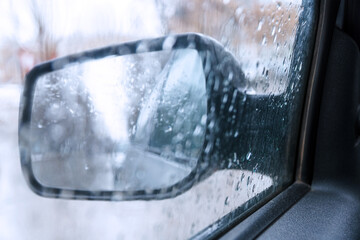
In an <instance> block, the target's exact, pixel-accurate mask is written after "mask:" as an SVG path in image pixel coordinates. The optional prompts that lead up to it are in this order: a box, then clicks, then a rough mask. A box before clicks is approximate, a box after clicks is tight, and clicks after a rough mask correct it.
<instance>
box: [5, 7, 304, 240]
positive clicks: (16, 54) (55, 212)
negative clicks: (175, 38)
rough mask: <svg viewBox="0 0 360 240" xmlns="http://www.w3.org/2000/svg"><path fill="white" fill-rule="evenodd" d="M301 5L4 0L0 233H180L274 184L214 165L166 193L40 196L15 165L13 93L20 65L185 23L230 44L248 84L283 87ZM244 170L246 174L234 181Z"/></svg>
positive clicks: (179, 28)
mask: <svg viewBox="0 0 360 240" xmlns="http://www.w3.org/2000/svg"><path fill="white" fill-rule="evenodd" d="M301 11H302V7H301V2H300V1H287V0H282V1H271V0H269V1H266V0H257V1H246V0H192V1H181V0H141V1H140V0H136V1H133V0H122V1H116V0H102V1H100V0H88V1H81V0H62V1H60V0H59V1H56V0H52V1H46V0H1V1H0V111H1V113H0V156H1V158H0V225H1V226H2V227H1V228H0V239H169V238H170V239H184V238H188V237H190V236H192V235H194V234H195V233H197V232H199V231H200V230H202V229H204V228H205V227H206V226H209V225H210V224H211V223H213V222H215V221H216V220H218V219H220V218H221V217H222V216H224V215H226V214H227V213H229V212H231V211H232V210H234V209H236V208H237V207H238V206H240V205H241V204H244V203H245V202H247V201H248V200H249V199H251V198H252V197H254V196H255V195H256V194H258V193H260V192H261V191H263V190H265V189H266V188H268V187H270V185H271V184H272V181H270V180H263V181H262V182H261V184H257V185H256V190H254V189H255V183H254V184H253V185H252V184H251V181H252V179H255V178H259V179H260V177H261V176H258V175H254V174H253V175H249V176H246V177H244V176H243V177H241V176H239V175H238V174H237V173H234V172H232V171H220V172H217V173H216V174H214V175H213V176H212V177H211V178H209V179H207V180H206V181H205V182H203V183H201V184H199V185H198V186H196V187H195V188H193V189H191V190H190V191H188V192H187V193H185V194H183V195H181V196H179V197H177V198H175V199H168V200H162V201H150V202H145V201H135V202H118V203H111V202H86V201H63V200H54V199H44V198H40V197H38V196H36V195H35V194H33V193H32V192H31V191H30V189H28V188H27V186H26V183H25V180H24V179H23V177H22V174H21V169H20V160H19V154H18V146H17V122H18V106H19V99H20V94H21V90H22V85H23V83H24V77H25V75H26V73H27V72H28V71H29V70H31V68H32V67H33V66H35V65H36V64H38V63H41V62H44V61H48V60H51V59H53V58H56V57H60V56H65V55H67V54H71V53H77V52H81V51H84V50H87V49H93V48H98V47H102V46H107V45H109V44H118V43H121V42H125V41H132V40H138V39H142V38H151V37H159V36H164V35H168V34H171V33H181V32H199V33H203V34H206V35H208V36H211V37H213V38H215V39H216V40H217V41H219V42H221V43H222V44H223V45H224V46H225V48H227V49H228V50H230V51H231V52H232V53H233V54H234V55H235V56H236V58H237V59H238V60H239V62H240V65H241V66H242V68H243V70H244V73H245V75H246V77H247V80H248V86H247V92H248V93H249V94H280V93H282V92H283V91H284V90H285V89H286V87H287V81H288V69H289V66H290V62H291V59H292V50H293V46H294V39H295V34H296V30H297V28H298V16H299V14H300V13H301ZM243 179H247V184H245V185H244V187H239V186H240V185H241V186H243V183H245V180H243ZM249 179H250V180H249ZM261 179H263V178H261ZM249 181H250V184H249ZM257 182H258V183H259V181H257ZM195 209H196V212H197V214H195V215H194V210H195Z"/></svg>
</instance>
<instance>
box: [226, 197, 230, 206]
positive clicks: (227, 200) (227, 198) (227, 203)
mask: <svg viewBox="0 0 360 240" xmlns="http://www.w3.org/2000/svg"><path fill="white" fill-rule="evenodd" d="M229 203H230V200H229V197H226V198H225V205H226V206H228V205H229Z"/></svg>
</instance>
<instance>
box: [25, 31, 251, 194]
mask: <svg viewBox="0 0 360 240" xmlns="http://www.w3.org/2000/svg"><path fill="white" fill-rule="evenodd" d="M165 50H166V51H176V50H195V51H196V52H197V53H198V56H199V57H200V60H201V64H202V68H203V69H202V71H203V74H204V76H205V84H206V86H205V88H206V103H207V106H206V108H207V109H206V114H207V117H206V127H205V135H204V140H203V144H202V146H201V149H200V153H199V156H198V158H197V161H196V164H195V166H194V167H193V168H192V169H191V171H190V172H189V173H188V174H187V175H186V176H185V177H184V178H182V179H179V180H178V181H176V182H175V183H172V184H171V185H169V186H162V187H157V188H148V187H147V188H144V189H135V190H126V189H125V190H121V191H119V190H116V189H115V190H106V189H105V190H104V189H85V190H84V189H79V188H76V187H71V186H70V187H59V186H51V185H49V184H44V183H42V182H41V181H39V179H38V177H37V176H36V174H35V172H34V159H33V158H34V157H33V149H34V144H36V142H34V141H32V140H33V139H32V137H31V135H32V132H33V131H32V129H31V121H32V117H33V116H32V113H33V108H34V106H33V103H34V95H35V92H36V90H35V89H36V86H37V83H38V80H39V78H41V77H42V76H44V75H46V74H49V73H52V72H56V71H61V70H63V69H67V68H69V67H71V66H73V65H74V64H83V63H88V62H91V61H95V60H100V59H105V58H108V57H113V56H116V57H117V56H128V55H134V56H136V55H138V54H144V53H153V52H160V51H165ZM175 67H177V66H176V65H175ZM245 84H246V81H245V76H244V73H243V72H242V71H241V68H240V66H239V64H238V62H237V60H236V59H235V58H234V56H233V55H232V54H231V53H229V52H228V51H226V50H225V49H224V48H223V46H221V44H219V43H218V42H216V41H215V40H213V39H211V38H209V37H206V36H204V35H200V34H193V33H191V34H180V35H172V36H167V37H161V38H155V39H146V40H141V41H135V42H128V43H123V44H119V45H115V46H110V47H105V48H101V49H97V50H91V51H87V52H84V53H80V54H74V55H71V56H68V57H63V58H59V59H55V60H53V61H49V62H46V63H43V64H40V65H38V66H36V67H35V68H34V69H32V70H31V71H30V72H29V73H28V74H27V76H26V81H25V87H24V92H23V95H22V99H21V106H20V122H19V148H20V157H21V166H22V170H23V174H24V176H25V179H26V180H27V183H28V185H29V186H30V188H31V189H32V190H33V191H34V192H35V193H37V194H39V195H41V196H44V197H53V198H67V199H88V200H111V201H120V200H121V201H122V200H152V199H165V198H171V197H175V196H177V195H179V194H181V193H183V192H185V191H186V190H188V189H189V188H191V187H192V186H193V185H194V184H196V183H198V182H200V181H202V180H203V179H204V178H206V177H208V176H209V175H210V174H212V173H213V172H214V171H216V170H218V169H221V168H224V161H223V159H222V156H223V155H222V153H221V152H222V151H221V149H222V148H223V147H224V146H225V144H226V141H223V138H224V137H225V136H224V133H223V131H222V129H223V126H228V125H229V124H230V125H231V124H233V123H230V122H229V119H228V118H227V116H228V113H229V111H230V110H229V109H241V107H240V105H241V104H242V101H241V98H242V97H243V93H242V92H241V90H242V89H245V88H246V86H245ZM233 114H234V115H236V116H237V117H236V118H239V116H241V114H242V113H241V111H240V110H239V111H238V112H235V113H233ZM233 121H234V119H233ZM159 154H160V155H161V153H159ZM54 174H56V173H54Z"/></svg>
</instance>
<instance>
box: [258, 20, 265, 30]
mask: <svg viewBox="0 0 360 240" xmlns="http://www.w3.org/2000/svg"><path fill="white" fill-rule="evenodd" d="M263 24H264V19H260V21H259V24H258V27H257V31H260V30H261V28H262V26H263Z"/></svg>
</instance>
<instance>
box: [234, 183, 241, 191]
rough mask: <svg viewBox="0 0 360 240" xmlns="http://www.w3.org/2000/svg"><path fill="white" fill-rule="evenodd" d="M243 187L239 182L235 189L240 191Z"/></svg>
mask: <svg viewBox="0 0 360 240" xmlns="http://www.w3.org/2000/svg"><path fill="white" fill-rule="evenodd" d="M240 187H241V182H238V183H237V184H236V187H235V191H239V190H240Z"/></svg>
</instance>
